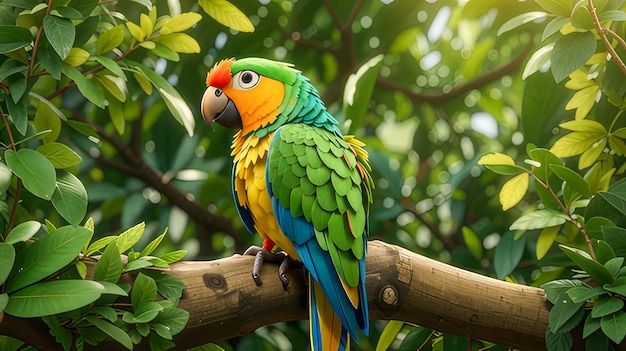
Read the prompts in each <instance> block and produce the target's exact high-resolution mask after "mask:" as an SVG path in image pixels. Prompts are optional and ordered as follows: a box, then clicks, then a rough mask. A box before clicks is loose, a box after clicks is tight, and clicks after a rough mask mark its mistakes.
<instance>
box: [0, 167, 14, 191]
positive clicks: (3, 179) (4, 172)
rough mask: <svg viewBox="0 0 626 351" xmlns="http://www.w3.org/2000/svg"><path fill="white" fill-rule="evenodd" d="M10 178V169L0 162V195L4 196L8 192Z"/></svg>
mask: <svg viewBox="0 0 626 351" xmlns="http://www.w3.org/2000/svg"><path fill="white" fill-rule="evenodd" d="M12 178H13V173H11V169H10V168H9V167H8V166H7V165H6V164H4V163H2V162H0V194H4V193H6V192H7V190H9V187H10V186H11V179H12Z"/></svg>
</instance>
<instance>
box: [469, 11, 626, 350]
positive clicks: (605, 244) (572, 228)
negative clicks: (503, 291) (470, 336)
mask: <svg viewBox="0 0 626 351" xmlns="http://www.w3.org/2000/svg"><path fill="white" fill-rule="evenodd" d="M537 3H538V4H539V5H540V6H541V7H542V8H543V9H544V10H545V11H546V12H531V13H524V14H521V15H519V16H517V17H514V18H513V19H511V20H509V21H508V22H507V23H505V24H504V25H503V26H502V27H501V29H500V33H504V32H506V31H508V30H511V29H513V28H516V27H518V26H521V25H523V24H525V23H530V22H533V21H535V20H537V19H539V18H551V20H550V21H549V22H548V23H547V24H546V25H545V27H544V31H543V36H542V39H543V42H544V45H543V46H542V47H541V48H540V49H538V50H537V51H536V52H535V54H533V55H532V56H531V58H530V59H529V61H528V62H527V64H526V69H525V71H524V76H525V77H527V84H528V86H527V88H533V87H535V86H534V85H533V84H535V82H534V81H533V80H534V78H533V76H532V75H533V74H535V75H538V74H540V73H536V72H538V71H539V69H540V68H541V67H542V66H544V64H545V63H549V64H550V70H551V72H552V76H553V78H554V80H555V81H556V83H559V82H561V81H563V80H566V79H567V78H569V79H567V81H566V82H565V84H564V87H565V88H567V89H570V90H573V91H575V92H574V93H573V94H572V95H571V97H570V98H569V100H568V102H567V104H566V105H565V106H564V109H565V110H575V114H574V119H573V120H570V121H566V122H561V123H560V124H559V127H560V128H561V129H562V130H564V131H567V132H566V133H564V134H561V135H559V136H558V137H557V139H556V140H555V141H554V143H553V146H552V147H551V148H550V149H549V150H548V149H544V148H539V147H537V146H535V145H534V144H528V145H527V147H526V154H527V158H526V159H525V160H524V161H523V163H522V164H517V163H516V162H515V160H514V159H513V158H512V157H510V156H508V155H506V154H502V153H492V154H488V155H485V156H483V157H482V158H481V159H480V160H479V164H481V165H484V166H485V167H486V168H488V169H490V170H491V171H493V172H495V173H498V174H501V175H506V176H512V178H511V179H509V180H507V181H506V182H505V183H504V184H503V186H502V189H501V190H500V193H499V201H500V203H501V205H502V208H503V210H508V209H510V208H513V207H514V206H516V205H518V204H520V203H524V200H525V199H528V198H529V196H528V194H529V193H532V194H533V195H534V196H536V198H537V200H538V201H537V202H536V204H535V205H530V204H528V203H526V205H527V210H526V212H525V213H524V214H523V215H522V216H521V217H519V218H518V219H517V220H515V221H514V222H513V223H512V224H511V225H510V230H513V231H517V236H518V237H521V236H523V235H524V234H525V233H529V232H533V231H538V235H537V239H536V257H537V259H538V260H542V259H544V260H548V261H549V260H550V259H553V258H554V257H555V256H554V255H555V254H556V255H557V256H558V254H557V253H554V254H553V255H548V254H549V252H550V250H551V248H553V247H554V246H555V243H557V244H558V247H559V248H560V249H561V251H562V253H563V254H564V255H565V257H566V258H567V259H569V260H570V261H569V265H572V263H573V265H574V266H576V267H577V268H576V269H575V270H574V272H575V274H574V275H573V276H572V278H573V279H560V280H551V281H548V282H547V283H544V284H543V285H542V287H543V288H544V290H545V291H546V295H547V296H548V299H549V300H550V302H551V303H553V304H554V307H553V308H552V309H551V311H550V316H549V327H548V330H547V332H546V345H547V347H548V350H561V349H569V348H571V346H572V344H573V342H574V341H573V338H572V334H571V331H572V330H573V329H574V328H575V327H576V326H578V325H583V338H585V339H586V343H587V348H588V349H594V350H609V349H610V348H611V346H610V345H614V344H619V343H621V342H622V340H623V339H624V336H625V335H626V314H625V312H624V299H626V297H625V295H624V293H626V290H625V289H624V287H625V285H624V283H626V280H625V279H624V274H626V273H625V272H626V269H624V268H623V263H624V257H623V256H624V254H625V253H626V251H625V248H626V247H625V246H624V242H623V239H621V237H622V236H623V235H625V234H626V222H625V221H624V218H626V192H625V190H626V188H625V186H626V180H625V179H623V178H622V177H621V176H622V175H623V173H624V171H625V168H624V164H625V163H624V155H625V151H626V147H625V145H626V143H625V141H626V138H625V137H626V127H624V120H623V117H622V114H623V111H624V109H625V108H626V106H625V105H624V101H625V100H624V96H626V90H625V89H624V87H623V86H622V84H621V83H616V80H623V79H624V76H625V75H626V67H625V66H624V64H623V61H622V57H621V56H620V55H618V54H617V50H619V49H620V47H621V49H622V51H621V52H623V49H626V44H625V43H624V41H623V39H620V37H619V34H616V33H618V32H619V31H620V30H621V29H619V28H623V23H624V22H626V13H625V12H624V11H623V5H624V1H621V0H619V1H611V0H608V1H582V0H581V1H573V2H570V1H569V0H568V1H561V0H557V1H543V0H537ZM616 31H617V32H616ZM622 56H623V55H622ZM609 57H611V59H608V58H609ZM618 86H621V87H620V88H616V87H618ZM551 109H554V107H552V108H551ZM536 111H539V110H536ZM557 113H558V110H557ZM522 118H525V116H524V115H523V116H522ZM527 118H528V119H529V120H530V119H531V118H535V117H527ZM531 128H536V127H528V128H527V129H528V130H529V131H530V130H531ZM570 157H577V168H578V170H586V172H585V173H584V174H582V175H581V174H579V172H578V171H577V170H576V169H575V168H574V167H572V165H571V162H568V160H565V159H566V158H570ZM549 256H550V257H549Z"/></svg>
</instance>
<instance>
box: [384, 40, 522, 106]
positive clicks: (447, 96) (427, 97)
mask: <svg viewBox="0 0 626 351" xmlns="http://www.w3.org/2000/svg"><path fill="white" fill-rule="evenodd" d="M532 47H533V46H532V43H528V44H527V45H526V46H525V47H524V49H523V50H522V51H520V52H519V53H518V54H517V55H515V56H514V57H513V58H512V59H511V60H510V61H508V62H505V63H503V64H500V65H498V66H496V67H494V68H493V69H492V70H490V71H488V72H486V73H484V74H482V75H480V76H478V77H476V78H474V79H470V80H468V81H466V82H464V83H461V84H459V85H457V86H455V87H453V88H452V89H450V91H447V92H445V91H417V90H415V89H414V88H412V87H409V86H407V85H404V84H402V83H399V82H397V81H395V80H392V79H389V78H385V77H378V79H377V80H376V86H378V87H380V88H382V89H387V90H393V91H399V92H401V93H403V94H404V95H406V96H407V97H408V98H409V99H411V101H413V103H416V104H417V103H421V102H427V103H430V104H443V103H446V102H448V101H450V100H453V99H455V98H457V97H459V96H463V95H465V94H466V93H468V92H470V91H472V90H474V89H478V88H481V87H484V86H486V85H487V84H489V83H491V82H493V81H495V80H498V79H500V78H502V77H504V76H505V75H507V74H511V73H514V72H516V71H517V70H518V69H519V68H520V66H521V65H522V63H523V62H524V58H525V57H526V54H528V52H529V51H530V49H531V48H532Z"/></svg>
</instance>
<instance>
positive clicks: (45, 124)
mask: <svg viewBox="0 0 626 351" xmlns="http://www.w3.org/2000/svg"><path fill="white" fill-rule="evenodd" d="M28 95H30V96H32V97H34V98H35V99H37V100H39V104H38V105H37V112H36V113H35V126H36V127H37V130H39V131H44V130H46V129H50V130H52V131H53V132H54V138H53V139H52V140H49V139H47V138H44V140H46V141H47V142H52V141H54V140H56V137H57V136H58V135H59V133H58V130H60V129H61V121H59V119H61V120H63V121H67V117H65V115H64V114H63V112H61V110H59V108H58V107H57V106H56V105H54V104H53V103H52V102H50V100H48V99H46V98H45V97H43V96H41V95H39V94H37V93H36V92H34V91H29V92H28ZM39 109H42V110H43V111H41V113H40V111H39ZM38 115H40V116H41V117H40V118H43V119H44V120H43V121H39V122H38V121H37V116H38ZM54 116H56V117H58V118H55V117H54Z"/></svg>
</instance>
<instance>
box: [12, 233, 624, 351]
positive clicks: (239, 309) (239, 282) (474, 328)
mask: <svg viewBox="0 0 626 351" xmlns="http://www.w3.org/2000/svg"><path fill="white" fill-rule="evenodd" d="M253 262H254V257H252V256H241V255H234V256H232V257H228V258H223V259H219V260H215V261H204V262H192V261H188V262H178V263H175V264H173V265H171V266H170V271H169V272H168V273H169V274H171V275H173V276H176V277H178V278H179V279H180V280H181V281H182V282H183V283H184V284H185V285H186V286H187V288H186V289H185V290H184V292H183V296H182V298H181V300H180V303H179V305H178V307H180V308H183V309H185V310H187V311H188V312H189V314H190V316H189V322H188V324H187V326H186V328H185V330H183V331H182V332H181V333H179V334H177V335H176V336H175V337H174V342H175V343H176V349H177V350H185V349H187V348H190V347H193V346H198V345H202V344H205V343H208V342H215V341H218V340H223V339H229V338H233V337H237V336H241V335H245V334H248V333H250V332H252V331H254V330H255V329H256V328H259V327H261V326H264V325H267V324H270V323H275V322H282V321H290V320H302V319H306V318H308V312H307V307H306V306H307V297H306V294H307V291H308V287H307V285H306V283H305V279H304V278H305V276H304V274H303V271H302V269H301V268H292V269H291V270H289V272H288V273H287V274H288V276H289V280H290V284H289V287H288V289H287V291H285V290H283V288H282V284H281V282H280V280H279V279H278V266H277V265H276V264H265V265H264V266H263V268H262V271H261V274H262V280H263V285H261V286H260V287H258V286H256V284H255V283H254V281H253V279H252V277H251V271H252V265H253ZM91 264H93V263H91ZM129 278H131V277H130V276H128V275H125V276H124V277H123V279H129ZM366 285H367V293H368V301H369V310H370V318H371V319H372V320H400V321H405V322H409V323H413V324H417V325H421V326H424V327H428V328H431V329H434V330H437V331H440V332H446V333H452V334H457V335H461V336H467V337H471V338H472V339H480V340H486V341H490V342H493V343H496V344H500V345H505V346H509V347H514V348H518V349H521V350H545V349H546V348H545V341H544V335H545V330H546V328H547V326H548V312H549V309H550V303H549V302H547V301H546V296H545V294H544V292H543V290H542V289H539V288H535V287H531V286H526V285H520V284H512V283H507V282H504V281H501V280H497V279H493V278H489V277H486V276H483V275H480V274H476V273H473V272H469V271H466V270H463V269H460V268H456V267H453V266H451V265H447V264H444V263H441V262H438V261H435V260H432V259H430V258H427V257H424V256H421V255H418V254H416V253H413V252H410V251H408V250H406V249H403V248H401V247H398V246H395V245H390V244H386V243H384V242H381V241H370V243H369V250H368V253H367V274H366ZM575 334H576V333H575ZM0 335H9V336H12V337H15V338H17V339H20V340H24V341H27V342H29V343H32V344H33V345H34V346H37V347H38V348H39V349H40V350H42V351H43V350H54V349H56V348H58V345H53V344H50V343H51V341H50V340H53V338H52V337H51V336H50V335H49V334H47V327H46V326H45V324H43V322H41V320H40V319H20V318H14V317H11V316H5V319H4V322H2V323H0ZM34 338H36V339H39V338H41V339H42V340H38V341H35V340H34ZM575 338H577V339H578V338H580V335H578V336H575ZM622 344H624V343H622ZM623 346H624V345H620V350H623V349H624V347H623ZM149 347H150V346H149V343H147V342H142V343H141V344H140V345H138V347H136V349H137V350H148V349H149ZM96 348H97V349H107V350H120V349H122V346H121V345H119V344H117V343H116V342H114V341H107V342H104V343H101V344H98V346H97V347H95V348H92V349H96ZM574 348H575V349H582V348H584V343H581V342H575V347H574Z"/></svg>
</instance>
